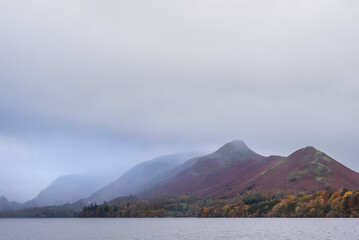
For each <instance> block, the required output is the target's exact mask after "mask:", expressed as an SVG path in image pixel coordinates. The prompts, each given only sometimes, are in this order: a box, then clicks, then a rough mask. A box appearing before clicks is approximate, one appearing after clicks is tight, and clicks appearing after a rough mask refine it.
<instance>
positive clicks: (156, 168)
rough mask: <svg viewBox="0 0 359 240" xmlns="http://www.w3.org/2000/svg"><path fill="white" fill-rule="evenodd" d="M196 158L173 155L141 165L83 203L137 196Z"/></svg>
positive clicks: (186, 154) (185, 155)
mask: <svg viewBox="0 0 359 240" xmlns="http://www.w3.org/2000/svg"><path fill="white" fill-rule="evenodd" d="M196 156H198V154H195V153H182V154H172V155H166V156H161V157H157V158H154V159H152V160H149V161H146V162H143V163H140V164H138V165H136V166H134V167H133V168H132V169H130V170H129V171H128V172H126V173H124V174H123V175H122V176H121V177H120V178H118V179H117V180H116V181H114V182H113V183H111V184H109V185H107V186H105V187H103V188H102V189H100V190H98V191H96V192H95V193H93V194H92V195H91V196H90V197H88V198H86V199H84V200H83V201H85V202H97V203H102V202H104V201H109V200H112V199H114V198H117V197H121V196H127V195H130V194H136V193H138V192H139V191H141V190H143V189H146V188H149V187H150V186H152V184H154V183H155V182H156V179H161V178H163V177H165V174H166V173H167V172H168V171H170V170H171V169H173V168H174V167H176V166H179V165H181V164H183V163H184V162H186V161H187V160H189V159H191V158H194V157H196Z"/></svg>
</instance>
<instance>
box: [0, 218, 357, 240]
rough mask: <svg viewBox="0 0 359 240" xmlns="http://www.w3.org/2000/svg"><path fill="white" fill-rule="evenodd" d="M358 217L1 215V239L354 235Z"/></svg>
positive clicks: (274, 238)
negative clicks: (22, 217)
mask: <svg viewBox="0 0 359 240" xmlns="http://www.w3.org/2000/svg"><path fill="white" fill-rule="evenodd" d="M358 224H359V219H340V218H335V219H321V218H311V219H283V218H281V219H278V218H277V219H264V218H250V219H248V218H246V219H243V218H209V219H208V218H206V219H202V218H157V219H153V218H152V219H149V218H142V219H133V218H132V219H123V218H122V219H98V218H97V219H0V233H1V234H0V240H9V239H13V240H17V239H19V240H20V239H21V240H23V239H26V240H64V239H71V240H99V239H104V240H105V239H106V240H119V239H126V240H127V239H141V240H152V239H156V240H160V239H166V240H167V239H188V240H192V239H193V240H200V239H216V240H218V239H226V240H231V239H250V240H256V239H268V240H278V239H279V240H280V239H283V240H284V239H303V240H304V239H323V240H324V239H326V240H327V239H358V236H359V228H358Z"/></svg>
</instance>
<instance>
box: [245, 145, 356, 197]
mask: <svg viewBox="0 0 359 240" xmlns="http://www.w3.org/2000/svg"><path fill="white" fill-rule="evenodd" d="M249 183H252V184H254V185H255V186H256V188H258V189H261V190H268V189H281V190H299V191H310V190H324V189H339V188H348V189H357V188H359V174H358V173H357V172H354V171H353V170H350V169H349V168H347V167H345V166H344V165H342V164H341V163H339V162H337V161H336V160H334V159H333V158H331V157H329V156H328V155H326V154H325V153H323V152H321V151H319V150H318V149H316V148H314V147H305V148H302V149H300V150H298V151H296V152H294V153H292V154H291V155H289V156H288V157H286V158H282V159H280V160H279V161H277V162H276V163H275V164H274V165H272V166H271V167H270V168H268V169H266V170H265V171H263V172H261V173H260V174H259V175H257V176H255V177H254V178H253V179H251V181H250V182H249Z"/></svg>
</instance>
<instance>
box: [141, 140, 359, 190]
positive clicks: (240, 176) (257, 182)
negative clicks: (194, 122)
mask: <svg viewBox="0 0 359 240" xmlns="http://www.w3.org/2000/svg"><path fill="white" fill-rule="evenodd" d="M191 161H192V162H191V163H190V164H188V163H185V164H184V165H182V166H179V167H177V168H175V169H173V170H172V172H173V173H174V174H172V177H170V178H167V179H164V180H163V181H161V182H158V183H157V184H155V185H153V186H152V187H150V188H147V189H144V190H143V191H141V192H139V194H138V195H139V196H141V197H158V196H171V195H182V194H185V193H193V194H196V195H198V196H212V197H232V196H235V195H237V194H239V193H241V192H243V191H246V190H252V189H253V190H280V191H311V190H324V189H338V188H350V189H355V188H359V174H358V173H356V172H354V171H352V170H350V169H349V168H347V167H345V166H343V165H342V164H340V163H339V162H337V161H335V160H334V159H332V158H330V157H329V156H327V155H326V154H324V153H322V152H320V151H319V150H317V149H315V148H313V147H306V148H303V149H300V150H298V151H296V152H294V153H293V154H291V155H290V156H288V157H281V156H269V157H264V156H261V155H259V154H257V153H255V152H254V151H252V150H251V149H250V148H248V147H247V146H246V144H245V143H244V142H242V141H240V140H235V141H232V142H229V143H227V144H225V145H224V146H223V147H221V148H220V149H218V150H217V151H216V152H214V153H212V154H210V155H207V156H203V157H200V158H197V159H193V160H191Z"/></svg>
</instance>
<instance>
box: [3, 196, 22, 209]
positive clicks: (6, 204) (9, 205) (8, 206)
mask: <svg viewBox="0 0 359 240" xmlns="http://www.w3.org/2000/svg"><path fill="white" fill-rule="evenodd" d="M19 208H20V204H19V203H17V202H9V200H7V198H6V197H4V196H0V211H8V210H16V209H19Z"/></svg>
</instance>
